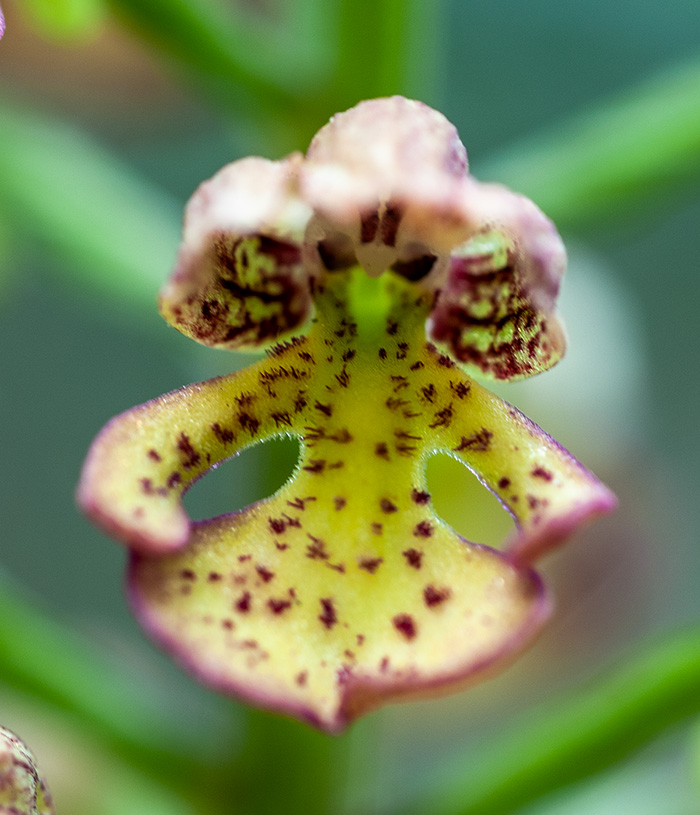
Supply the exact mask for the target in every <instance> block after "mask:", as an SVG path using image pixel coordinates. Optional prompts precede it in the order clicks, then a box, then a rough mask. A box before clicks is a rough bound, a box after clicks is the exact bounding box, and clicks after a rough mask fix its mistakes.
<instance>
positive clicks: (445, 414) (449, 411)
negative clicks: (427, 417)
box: [428, 404, 454, 430]
mask: <svg viewBox="0 0 700 815" xmlns="http://www.w3.org/2000/svg"><path fill="white" fill-rule="evenodd" d="M453 416H454V410H453V408H452V405H451V404H450V405H447V407H444V408H443V409H442V410H438V411H437V413H436V414H435V416H434V417H433V422H432V424H430V425H428V426H429V427H430V428H432V429H433V430H434V429H435V428H436V427H449V426H450V424H451V423H452V418H453Z"/></svg>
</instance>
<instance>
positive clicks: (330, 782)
mask: <svg viewBox="0 0 700 815" xmlns="http://www.w3.org/2000/svg"><path fill="white" fill-rule="evenodd" d="M249 722H250V727H249V731H248V739H247V743H246V745H245V747H244V748H243V750H242V753H241V756H240V759H239V760H238V761H237V762H236V764H235V766H234V768H233V771H232V778H233V782H232V785H231V786H232V789H231V790H230V799H231V800H234V801H236V803H237V805H238V807H239V809H238V811H240V812H245V813H246V815H258V813H259V815H267V814H268V813H272V812H280V813H281V812H303V813H304V815H328V813H331V812H337V811H338V797H339V795H340V788H341V787H342V785H343V782H344V781H345V778H344V768H345V766H346V763H347V753H348V745H349V742H348V738H347V737H346V736H341V737H332V736H327V735H325V734H322V733H319V732H317V731H316V730H312V729H311V728H309V727H308V726H307V725H304V724H300V723H299V722H296V721H292V720H291V719H284V718H281V717H279V716H275V715H273V714H269V713H265V712H262V711H256V710H251V711H250V712H249Z"/></svg>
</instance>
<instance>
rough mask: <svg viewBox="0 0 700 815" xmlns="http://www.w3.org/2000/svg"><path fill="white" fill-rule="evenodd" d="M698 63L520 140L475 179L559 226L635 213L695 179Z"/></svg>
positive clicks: (699, 141) (699, 133) (699, 154)
mask: <svg viewBox="0 0 700 815" xmlns="http://www.w3.org/2000/svg"><path fill="white" fill-rule="evenodd" d="M698 89H700V62H697V61H695V62H690V63H685V64H682V65H677V66H675V67H674V68H673V70H670V71H667V72H664V73H662V74H659V75H657V76H655V77H653V78H652V79H650V80H648V81H646V82H644V83H641V84H640V85H638V86H637V87H636V88H635V89H633V90H632V91H631V92H625V93H624V94H622V95H620V96H617V97H614V98H612V99H610V100H609V101H607V102H604V103H602V104H598V105H596V106H595V107H593V108H592V109H590V110H588V111H584V112H582V113H581V114H579V115H576V116H574V117H572V118H570V119H568V120H567V121H565V122H563V123H561V124H558V125H556V126H554V127H553V128H551V129H550V130H548V131H543V132H541V133H538V134H536V135H535V136H534V137H533V138H531V139H528V140H527V141H526V142H519V143H516V144H514V145H513V147H512V148H510V149H509V150H507V151H506V152H504V153H502V154H501V155H500V156H498V157H497V158H496V159H494V160H493V161H491V162H487V163H486V164H484V165H481V166H480V167H479V175H481V176H483V177H486V178H494V179H496V178H497V179H498V180H499V181H502V182H503V183H505V184H508V185H509V186H511V187H513V189H516V190H518V191H519V192H523V193H524V194H525V195H527V196H529V197H530V198H532V200H533V201H535V202H537V205H538V206H540V207H541V208H542V209H543V210H544V211H545V212H546V213H547V214H548V215H549V216H550V217H551V218H553V219H554V221H555V222H556V224H557V226H559V227H562V226H563V227H571V226H578V225H580V224H581V223H585V222H590V221H600V220H603V219H605V218H606V217H609V216H610V215H611V214H614V215H615V218H616V219H617V218H619V216H620V214H625V213H627V214H634V213H637V212H639V210H640V209H642V208H644V207H648V206H649V204H650V203H652V202H653V201H654V199H656V200H657V201H658V198H659V196H660V195H661V194H663V193H666V192H667V191H668V190H669V189H670V187H671V186H673V185H679V186H681V187H682V186H684V185H685V186H686V187H687V188H688V189H693V190H694V189H696V188H697V181H698V176H699V175H700V91H699V90H698Z"/></svg>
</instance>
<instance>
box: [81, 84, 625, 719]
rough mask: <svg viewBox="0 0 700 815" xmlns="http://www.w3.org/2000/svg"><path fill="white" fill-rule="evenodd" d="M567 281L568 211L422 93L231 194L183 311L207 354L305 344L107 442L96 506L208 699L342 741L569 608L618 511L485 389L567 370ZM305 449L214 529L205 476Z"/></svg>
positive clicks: (171, 645) (99, 464) (222, 197)
mask: <svg viewBox="0 0 700 815" xmlns="http://www.w3.org/2000/svg"><path fill="white" fill-rule="evenodd" d="M394 120H396V121H395V127H396V130H393V131H392V130H391V127H392V122H393V121H394ZM387 129H388V132H387ZM363 134H364V135H363ZM365 136H367V137H368V138H370V140H371V144H370V146H369V147H367V150H366V151H365V152H366V153H367V164H366V165H363V162H362V154H363V146H366V145H365V142H363V138H365ZM385 159H386V161H387V162H388V165H387V166H384V163H385ZM419 160H420V161H422V162H423V165H425V166H423V165H421V167H420V168H418V169H417V170H416V172H415V173H413V175H411V174H410V173H408V174H406V173H405V168H409V169H410V167H411V166H412V165H413V162H417V161H419ZM397 168H403V169H401V171H399V169H397ZM373 177H374V179H375V182H376V183H375V185H374V187H373V186H372V178H373ZM262 178H267V180H268V181H269V184H268V186H266V187H265V190H264V192H261V191H260V190H258V181H259V179H262ZM319 179H321V180H319ZM443 182H444V183H443ZM249 199H250V205H249V206H248V205H247V203H246V202H248V200H249ZM266 241H274V242H275V247H276V248H275V251H274V252H271V253H270V252H268V251H267V247H268V244H267V243H266ZM282 244H284V249H283V250H282V249H280V245H282ZM242 245H245V246H247V247H249V248H248V249H247V250H246V251H247V254H246V253H244V252H243V251H242V250H241V249H240V247H241V246H242ZM222 246H223V249H222V248H221V247H222ZM217 247H218V248H217ZM251 247H252V248H251ZM217 253H218V254H217ZM261 256H265V257H266V258H267V259H265V260H261ZM270 258H272V260H270ZM268 261H269V262H268ZM563 263H564V254H563V248H562V247H561V242H560V240H559V238H558V236H557V235H556V232H554V230H553V227H552V226H551V224H550V223H549V221H547V219H546V218H545V217H544V216H543V215H542V213H540V212H539V210H537V209H536V208H535V207H534V205H531V204H530V203H529V202H526V201H525V199H521V198H520V197H518V196H514V195H513V194H511V193H508V192H507V191H504V190H501V188H496V187H491V186H489V185H479V184H477V182H474V181H473V179H470V178H469V176H468V175H467V174H466V154H465V153H464V148H463V147H461V143H460V142H459V140H458V139H457V136H456V132H455V131H454V128H452V126H451V125H449V123H447V122H446V120H445V119H444V118H443V117H442V116H440V114H437V113H435V112H434V111H430V109H429V108H426V107H425V106H423V105H420V104H419V103H414V102H408V101H407V100H402V99H400V98H398V97H395V98H393V99H391V100H374V101H373V102H368V103H363V105H361V106H358V108H356V109H354V110H353V111H350V112H348V113H346V114H341V115H339V116H338V117H336V118H335V119H334V120H333V121H332V122H331V124H330V125H328V126H327V127H326V128H324V129H323V130H322V131H321V132H320V134H319V135H318V136H317V137H316V139H315V140H314V142H313V143H312V146H311V148H310V150H309V156H308V158H307V159H306V160H302V159H301V158H300V157H298V156H292V157H290V158H289V159H286V160H284V161H283V162H265V161H264V160H262V159H247V160H244V161H243V162H236V163H234V164H233V165H229V167H227V168H224V170H223V171H221V173H220V174H218V175H217V176H215V177H214V179H213V180H212V181H211V182H208V183H207V184H205V185H203V186H202V187H201V188H200V189H199V190H198V191H197V193H195V196H194V197H193V199H192V202H191V203H190V205H189V207H188V211H187V215H186V219H185V237H184V241H183V248H182V250H181V253H180V258H179V261H178V268H177V270H176V272H175V274H174V276H173V279H172V280H171V282H170V283H169V284H168V285H167V286H166V289H165V290H164V294H163V297H162V301H161V308H162V311H163V313H164V315H165V316H166V319H168V321H169V322H171V324H173V325H174V326H175V327H176V328H179V329H180V330H182V331H184V333H186V334H188V335H190V336H193V337H194V338H195V339H198V340H199V341H202V342H205V343H206V344H212V345H221V346H224V347H229V348H235V347H252V346H257V345H261V344H263V345H268V346H269V342H270V341H271V340H272V339H274V340H278V342H277V344H275V345H273V346H272V347H268V350H267V356H266V357H265V358H264V359H262V360H260V361H259V362H257V363H256V364H254V365H252V366H250V367H249V368H246V369H245V370H242V371H239V372H236V373H234V374H231V375H228V376H224V377H220V378H218V379H214V380H210V381H208V382H202V383H199V384H195V385H190V386H187V387H185V388H182V389H180V390H178V391H175V392H173V393H171V394H168V395H166V396H164V397H160V398H159V399H156V400H154V401H152V402H149V403H147V404H145V405H142V406H140V407H138V408H135V409H133V410H132V411H128V412H127V413H125V414H123V415H122V416H119V417H117V418H116V419H114V420H112V422H110V423H109V424H108V425H107V426H106V427H105V428H104V430H103V431H102V432H101V433H100V434H99V435H98V437H97V439H96V440H95V442H94V444H93V447H92V448H91V451H90V453H89V455H88V458H87V460H86V463H85V466H84V469H83V475H82V478H81V483H80V485H79V490H78V498H79V502H80V504H81V506H82V507H83V509H84V510H85V511H86V513H87V514H88V515H89V516H90V517H91V518H93V519H94V520H95V521H96V522H97V523H99V524H100V525H101V526H102V527H103V528H105V529H107V530H108V531H109V532H111V533H112V534H114V535H115V536H116V537H118V538H119V539H120V540H122V541H123V542H124V543H126V545H127V546H129V548H130V549H131V552H132V554H131V561H130V569H129V578H128V590H129V597H130V601H131V604H132V606H133V609H134V611H135V613H136V615H137V616H138V618H139V620H140V621H141V623H142V625H143V626H144V628H145V629H146V631H147V632H148V633H149V634H150V635H151V636H152V637H153V638H154V639H155V640H156V641H157V642H158V643H160V644H161V645H162V646H163V647H164V648H165V649H166V650H168V651H169V652H170V653H171V654H172V655H173V656H174V657H175V658H176V659H177V660H178V661H179V662H180V663H181V664H182V665H183V666H184V667H185V668H186V669H187V670H189V671H190V672H191V673H192V674H193V675H195V676H196V677H198V678H199V679H200V680H201V681H203V682H205V683H207V684H209V685H211V686H212V687H214V688H216V689H218V690H220V691H223V692H226V693H231V694H233V695H236V696H239V697H240V698H243V699H245V700H248V701H251V702H254V703H257V704H260V705H262V706H264V707H268V708H270V709H273V710H277V711H281V712H284V713H287V714H290V715H294V716H297V717H300V718H302V719H304V720H306V721H307V722H309V723H311V724H312V725H314V726H316V727H319V728H321V729H323V730H325V731H328V732H339V731H340V730H342V729H343V728H344V727H345V726H347V724H348V723H349V722H351V721H352V720H353V719H354V718H356V717H357V716H359V715H361V714H363V713H366V712H367V711H369V710H372V709H374V708H376V707H378V706H380V705H382V704H384V703H386V702H388V701H391V700H396V699H400V698H405V697H409V696H416V695H421V694H422V695H425V694H432V693H435V692H439V691H444V690H449V689H453V688H456V687H459V686H461V685H463V684H465V683H466V682H469V681H473V680H474V679H475V678H480V677H482V676H483V675H485V673H486V672H487V669H488V670H491V669H495V668H497V667H500V666H502V665H504V664H505V663H506V662H507V661H508V660H509V659H510V658H512V657H513V656H514V655H515V654H517V652H518V651H519V650H521V649H522V648H523V647H524V646H525V645H526V644H527V643H528V642H529V641H530V640H531V639H532V637H533V636H534V635H535V633H536V632H537V630H538V629H539V627H540V626H541V625H542V623H543V622H544V620H545V619H546V618H547V616H548V614H549V611H550V604H549V600H548V596H547V593H546V591H545V589H544V587H543V585H542V583H541V581H540V579H539V577H538V576H537V574H536V573H535V572H534V571H533V570H532V564H533V562H534V560H535V559H536V558H537V556H539V555H540V554H541V553H542V552H544V551H545V550H546V549H548V548H551V547H552V546H555V545H557V544H559V543H560V542H561V541H562V540H563V539H564V538H565V537H566V536H568V535H569V534H570V533H571V532H573V531H574V530H575V529H576V528H577V527H578V526H579V525H580V524H581V523H583V522H585V521H586V520H588V519H590V518H592V517H594V516H595V515H597V514H601V513H603V512H607V511H610V510H611V509H612V508H613V506H614V503H615V501H614V498H613V496H612V495H611V493H610V492H609V491H608V490H607V489H606V488H605V487H604V486H603V485H602V484H601V483H600V482H599V481H598V480H597V479H596V478H595V477H594V476H593V475H591V474H590V473H589V472H588V471H587V470H585V468H584V467H582V466H581V465H580V464H579V463H578V462H577V461H576V460H575V459H573V458H572V457H571V456H570V455H569V454H568V453H567V452H566V451H565V450H564V449H563V448H561V447H560V446H559V445H558V444H557V443H556V442H555V441H553V440H552V439H551V438H550V437H549V436H547V435H546V434H545V433H544V432H543V431H542V430H541V429H540V428H538V427H537V426H536V425H534V424H532V423H531V422H530V421H529V420H528V419H526V417H524V416H523V415H522V414H520V413H519V411H517V410H516V409H515V408H513V407H512V406H510V405H508V404H507V403H505V402H503V401H502V400H501V399H499V398H498V397H496V396H494V395H493V394H491V393H490V392H489V391H487V390H486V389H485V388H483V387H481V386H480V385H478V384H477V383H476V382H474V381H473V380H472V379H471V378H470V377H469V376H468V375H467V374H466V373H465V370H464V368H465V367H467V366H469V365H471V366H476V367H477V368H478V369H479V370H480V371H486V372H489V373H491V374H492V375H494V376H496V377H498V378H515V377H517V376H521V375H528V374H531V373H536V372H537V371H539V370H543V369H544V368H546V367H548V366H549V365H550V364H553V361H554V360H555V357H557V354H560V353H561V352H562V351H563V340H562V339H561V337H562V335H561V334H560V333H557V331H558V323H557V321H556V316H555V314H554V300H555V297H556V293H557V289H558V285H559V278H560V276H561V273H562V272H563ZM251 269H254V270H255V271H254V272H251ZM285 287H287V288H285ZM289 292H292V294H290V295H289V299H285V298H286V297H287V295H288V294H289ZM263 293H264V294H263ZM211 301H214V302H215V303H217V304H219V306H218V307H217V308H213V307H211V308H210V309H209V311H208V312H207V313H206V314H205V311H206V309H205V308H204V309H203V307H204V306H206V304H207V303H210V302H211ZM312 301H313V312H312V309H311V302H312ZM290 303H294V304H296V305H294V306H293V307H292V306H289V304H290ZM528 315H530V316H528ZM308 317H312V319H309V320H307V318H308ZM479 320H480V321H481V322H478V321H479ZM508 325H510V326H511V328H508ZM263 326H264V327H263ZM477 328H478V329H479V330H480V331H481V332H482V334H481V338H479V335H478V333H477V334H475V333H474V332H475V331H476V329H477ZM285 337H286V338H287V339H284V338H285ZM280 338H281V339H282V341H279V340H280ZM472 346H473V347H476V348H478V349H479V351H480V354H481V356H476V355H475V354H474V353H471V352H465V351H464V350H463V349H468V348H472ZM508 346H509V347H508ZM279 435H291V436H295V437H296V438H298V439H299V441H300V449H301V453H300V460H299V462H298V464H297V467H296V470H295V472H294V473H293V475H292V477H291V478H290V480H289V481H288V483H287V484H286V485H284V486H283V487H282V488H281V489H280V490H279V491H278V492H277V493H276V494H275V495H273V496H271V497H270V498H267V499H265V500H263V501H260V502H258V503H256V504H254V505H252V506H250V507H247V508H246V509H244V510H242V511H240V512H237V513H233V514H230V515H223V516H221V517H218V518H214V519H212V520H209V521H202V522H197V523H191V522H190V521H189V518H188V517H187V514H186V512H185V510H184V508H183V507H182V495H183V493H184V492H185V491H186V490H187V489H188V487H189V486H190V485H191V484H192V483H194V481H195V480H197V479H198V478H200V477H201V476H202V475H204V474H205V473H206V472H207V471H208V470H209V469H211V468H212V467H215V466H216V465H217V464H218V463H219V462H220V461H222V460H224V459H226V458H228V457H230V456H232V455H235V454H237V453H238V452H239V451H240V450H242V449H244V448H245V447H248V446H250V445H252V444H255V443H257V442H259V441H263V440H265V439H269V438H272V437H274V436H279ZM435 453H446V454H449V455H451V456H453V457H456V458H457V459H459V460H461V461H462V462H463V463H464V464H465V465H466V466H467V467H469V468H470V469H471V470H472V471H473V472H474V473H475V474H476V475H477V477H478V478H479V479H480V481H481V482H482V483H483V484H484V485H485V487H486V488H487V489H489V490H491V491H492V492H493V493H494V494H496V495H497V496H498V498H499V499H500V501H501V502H502V504H503V506H504V508H505V509H507V510H508V511H509V512H510V513H511V515H512V516H513V517H514V519H515V522H516V533H515V534H514V536H513V538H512V540H510V541H509V542H507V543H506V547H505V549H504V551H497V550H494V549H491V548H488V547H485V546H482V545H479V544H477V543H471V542H469V541H466V540H465V539H464V538H462V537H460V536H459V535H458V534H457V533H456V532H455V531H454V530H452V529H451V528H450V527H449V526H447V525H446V524H445V523H444V522H443V521H442V520H441V519H440V518H439V517H438V516H437V515H436V513H435V511H434V509H433V505H432V501H431V496H430V495H429V493H428V492H427V489H426V483H425V464H426V461H427V459H428V458H429V457H430V456H431V455H433V454H435Z"/></svg>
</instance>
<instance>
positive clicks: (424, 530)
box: [413, 521, 433, 538]
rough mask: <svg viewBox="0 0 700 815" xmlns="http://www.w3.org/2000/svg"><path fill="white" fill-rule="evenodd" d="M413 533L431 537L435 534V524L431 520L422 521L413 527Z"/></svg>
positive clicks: (417, 535) (420, 536) (422, 536)
mask: <svg viewBox="0 0 700 815" xmlns="http://www.w3.org/2000/svg"><path fill="white" fill-rule="evenodd" d="M413 534H414V535H415V537H417V538H429V537H431V535H432V534H433V525H432V524H431V523H430V521H420V522H419V523H417V524H416V525H415V526H414V527H413Z"/></svg>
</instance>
